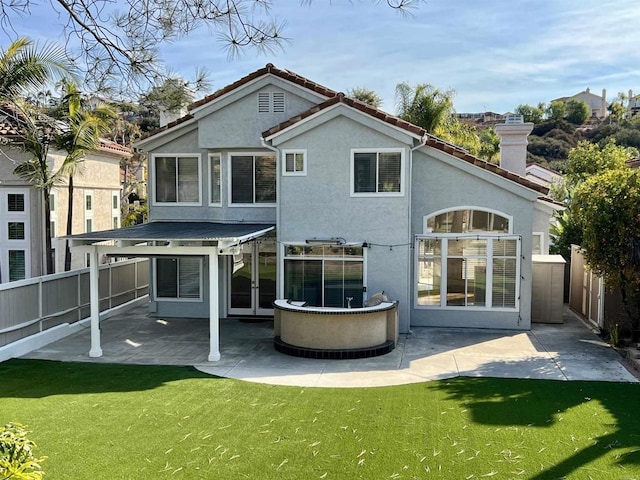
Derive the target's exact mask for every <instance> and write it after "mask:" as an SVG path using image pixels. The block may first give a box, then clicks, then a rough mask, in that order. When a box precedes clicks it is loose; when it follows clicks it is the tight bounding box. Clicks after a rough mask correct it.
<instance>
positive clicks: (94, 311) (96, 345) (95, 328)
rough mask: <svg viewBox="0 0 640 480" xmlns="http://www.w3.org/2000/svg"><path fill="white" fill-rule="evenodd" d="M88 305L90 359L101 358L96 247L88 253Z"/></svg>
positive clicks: (98, 273) (98, 275)
mask: <svg viewBox="0 0 640 480" xmlns="http://www.w3.org/2000/svg"><path fill="white" fill-rule="evenodd" d="M89 255H90V259H89V303H90V307H91V350H89V356H90V357H101V356H102V347H101V346H100V288H99V287H100V282H99V278H100V270H99V268H98V267H99V265H98V247H94V248H93V249H92V251H91V252H90V253H89Z"/></svg>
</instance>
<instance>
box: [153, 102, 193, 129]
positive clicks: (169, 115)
mask: <svg viewBox="0 0 640 480" xmlns="http://www.w3.org/2000/svg"><path fill="white" fill-rule="evenodd" d="M159 113H160V127H166V126H167V124H169V123H171V122H175V121H176V120H178V119H179V118H182V117H184V116H185V115H186V114H187V107H182V108H181V109H180V110H178V111H177V112H170V111H169V110H163V109H160V112H159Z"/></svg>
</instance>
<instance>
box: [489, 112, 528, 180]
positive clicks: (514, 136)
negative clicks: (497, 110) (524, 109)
mask: <svg viewBox="0 0 640 480" xmlns="http://www.w3.org/2000/svg"><path fill="white" fill-rule="evenodd" d="M495 128H496V133H497V134H498V136H499V137H500V166H501V167H502V168H504V169H505V170H509V171H510V172H513V173H516V174H518V175H520V176H522V177H524V176H525V175H526V168H527V144H528V143H529V142H528V141H527V137H528V136H529V134H530V133H531V131H532V130H533V123H531V122H527V123H525V122H524V120H523V117H522V115H507V119H506V120H505V123H499V124H498V125H496V127H495Z"/></svg>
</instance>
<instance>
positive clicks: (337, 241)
mask: <svg viewBox="0 0 640 480" xmlns="http://www.w3.org/2000/svg"><path fill="white" fill-rule="evenodd" d="M305 242H306V244H307V245H344V244H345V243H347V241H346V240H345V239H344V238H342V237H331V238H328V239H327V238H309V239H307V240H305Z"/></svg>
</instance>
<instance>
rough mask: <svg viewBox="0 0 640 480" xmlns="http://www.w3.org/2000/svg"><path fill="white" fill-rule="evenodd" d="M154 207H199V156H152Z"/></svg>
mask: <svg viewBox="0 0 640 480" xmlns="http://www.w3.org/2000/svg"><path fill="white" fill-rule="evenodd" d="M151 164H152V175H153V180H152V181H153V184H152V185H153V200H154V204H155V205H174V204H178V203H179V204H181V205H200V204H201V201H200V198H201V182H200V155H199V154H176V155H173V154H172V155H165V154H157V155H152V163H151Z"/></svg>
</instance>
